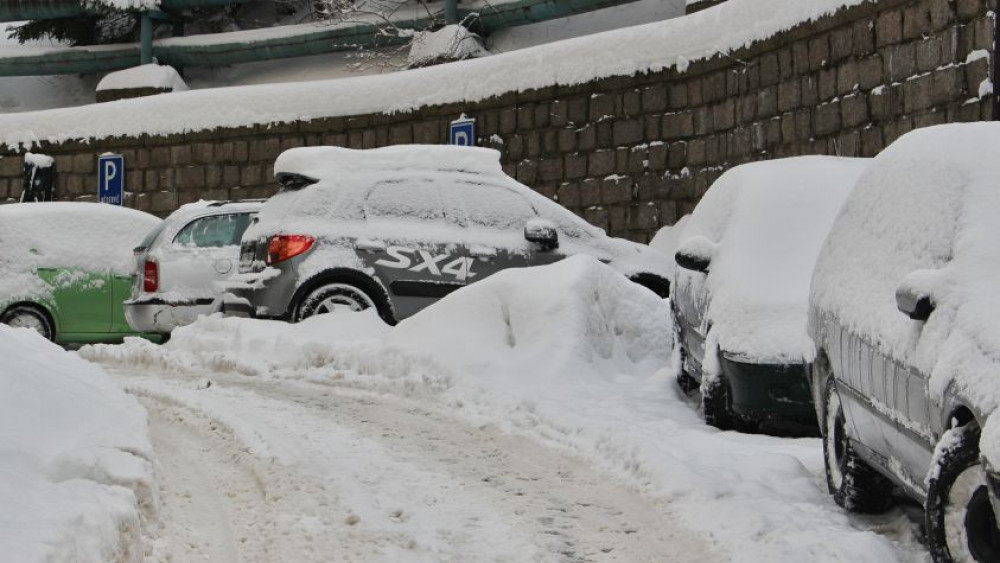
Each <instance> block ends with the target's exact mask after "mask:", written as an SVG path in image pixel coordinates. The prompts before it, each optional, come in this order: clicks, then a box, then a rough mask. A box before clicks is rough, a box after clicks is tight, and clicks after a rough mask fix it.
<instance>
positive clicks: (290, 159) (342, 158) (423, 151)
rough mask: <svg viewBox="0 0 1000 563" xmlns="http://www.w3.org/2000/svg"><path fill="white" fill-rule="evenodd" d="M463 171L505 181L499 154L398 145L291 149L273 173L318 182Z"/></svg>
mask: <svg viewBox="0 0 1000 563" xmlns="http://www.w3.org/2000/svg"><path fill="white" fill-rule="evenodd" d="M386 170H393V171H427V172H432V171H440V172H452V171H463V172H469V173H473V174H481V175H484V176H493V177H497V178H502V179H506V177H507V176H506V175H504V173H503V169H502V168H501V166H500V153H499V152H498V151H495V150H493V149H486V148H479V147H459V146H454V145H396V146H390V147H383V148H378V149H367V150H355V149H346V148H342V147H302V148H296V149H289V150H287V151H285V152H283V153H281V155H279V156H278V158H277V160H275V162H274V174H275V175H276V176H277V175H278V174H280V173H294V174H301V175H303V176H308V177H310V178H315V179H334V178H338V177H340V176H341V175H343V174H361V173H365V172H376V171H386Z"/></svg>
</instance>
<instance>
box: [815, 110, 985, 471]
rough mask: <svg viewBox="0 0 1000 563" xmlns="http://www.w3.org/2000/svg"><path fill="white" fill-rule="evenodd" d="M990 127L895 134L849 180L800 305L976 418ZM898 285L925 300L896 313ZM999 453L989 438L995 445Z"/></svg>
mask: <svg viewBox="0 0 1000 563" xmlns="http://www.w3.org/2000/svg"><path fill="white" fill-rule="evenodd" d="M998 178H1000V124H996V123H974V124H955V125H946V126H938V127H930V128H926V129H920V130H917V131H913V132H911V133H908V134H906V135H904V136H903V137H901V138H900V139H899V140H897V141H896V142H895V143H893V144H892V145H891V146H889V147H888V148H887V149H886V150H885V151H883V152H882V153H881V154H880V155H879V156H878V157H877V158H876V159H875V160H874V162H873V163H872V165H871V166H870V167H869V168H868V170H867V171H866V172H865V173H864V174H863V175H862V176H861V178H860V179H859V180H858V184H857V186H856V187H855V189H854V192H853V193H852V195H851V197H850V198H849V199H848V201H847V203H846V204H845V205H844V208H843V211H842V212H841V214H840V216H839V217H838V218H837V221H836V223H835V225H834V226H833V229H832V230H831V232H830V236H829V238H828V239H827V241H826V244H825V245H824V248H823V251H822V254H821V256H820V259H819V261H818V262H817V264H816V271H815V274H814V277H813V284H812V292H811V297H810V299H811V301H812V303H813V304H814V307H815V308H816V310H817V311H818V312H819V313H820V314H831V315H834V316H835V317H836V319H837V320H838V321H839V322H840V323H841V324H843V325H844V326H845V327H846V328H847V329H848V330H850V331H851V332H853V333H855V334H858V335H861V337H862V338H864V339H865V340H867V341H869V342H871V343H872V344H873V345H874V346H876V347H877V348H879V349H880V350H881V351H882V352H883V353H886V354H888V355H890V356H891V357H893V358H895V359H896V360H898V361H901V362H903V363H904V364H906V365H911V366H913V367H915V368H917V369H918V370H920V371H921V372H922V373H924V374H930V392H931V395H932V397H934V398H941V397H942V396H943V394H944V393H945V391H946V389H948V388H949V386H953V390H954V391H955V392H956V393H957V395H958V396H959V397H960V398H962V399H963V400H965V401H969V402H970V403H971V405H970V406H971V407H972V408H973V409H974V410H976V411H978V412H979V413H981V414H983V415H986V414H989V413H990V412H992V411H993V410H995V409H996V408H997V406H998V405H1000V380H998V379H997V378H998V376H1000V293H998V291H997V280H998V279H1000V246H998V245H997V241H998V240H1000V222H998V221H997V217H998V216H1000V190H998V189H997V182H998V180H997V179H998ZM904 283H905V284H906V285H908V286H911V287H915V288H919V289H923V290H925V291H927V292H928V293H929V295H930V296H931V297H932V300H933V302H934V304H935V310H934V313H932V314H931V316H930V318H929V319H928V320H927V321H926V322H919V321H913V320H910V319H909V318H908V317H907V316H906V315H905V314H903V313H901V312H900V311H899V310H898V309H897V308H896V301H895V293H896V289H897V288H898V287H899V286H900V285H902V284H904ZM995 446H996V448H995V450H994V451H995V455H997V457H996V458H995V459H998V460H1000V440H997V443H996V444H995Z"/></svg>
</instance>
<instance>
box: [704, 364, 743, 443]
mask: <svg viewBox="0 0 1000 563" xmlns="http://www.w3.org/2000/svg"><path fill="white" fill-rule="evenodd" d="M702 378H703V382H704V381H705V380H704V376H702ZM701 405H702V410H703V411H704V413H705V422H706V423H707V424H708V425H709V426H714V427H716V428H718V429H719V430H734V429H735V428H736V415H735V413H733V406H732V403H731V402H730V397H729V386H728V385H726V382H725V378H723V377H722V376H721V375H720V376H718V377H714V378H712V379H711V380H710V381H707V382H705V384H704V385H702V387H701Z"/></svg>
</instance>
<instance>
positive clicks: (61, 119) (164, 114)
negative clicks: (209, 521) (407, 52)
mask: <svg viewBox="0 0 1000 563" xmlns="http://www.w3.org/2000/svg"><path fill="white" fill-rule="evenodd" d="M863 1H864V0H811V1H809V2H793V3H789V2H787V1H785V0H729V1H728V2H726V3H725V4H723V5H721V6H719V7H717V8H715V9H712V10H705V11H703V12H698V13H696V14H692V15H690V16H686V17H683V18H676V19H672V20H667V21H662V22H655V23H650V24H646V25H640V26H635V27H630V28H625V29H618V30H612V31H608V32H604V33H599V34H594V35H588V36H585V37H579V38H574V39H568V40H565V41H558V42H555V43H550V44H547V45H542V46H539V47H535V48H531V49H523V50H519V51H513V52H509V53H502V54H498V55H494V56H490V57H484V58H480V59H472V60H466V61H460V62H456V63H451V64H446V65H438V66H435V67H429V68H421V69H415V70H410V71H404V72H396V73H389V74H384V75H377V76H359V77H352V78H344V79H336V80H326V81H316V82H309V83H299V84H287V85H264V86H242V87H233V88H219V89H211V90H200V91H189V92H181V93H174V94H172V95H169V96H157V97H154V98H149V99H139V100H134V99H133V100H121V101H117V102H110V103H105V104H98V105H93V106H86V107H80V108H67V109H59V110H50V111H46V112H26V113H20V114H10V115H4V116H0V143H2V144H6V145H9V146H12V147H17V146H25V147H26V148H30V147H31V146H32V145H33V144H34V143H37V142H42V141H49V142H59V141H64V140H70V139H73V140H78V139H86V140H92V139H103V138H108V137H114V136H138V135H142V134H150V135H169V134H178V133H184V132H188V131H200V130H206V129H212V128H217V127H240V126H247V125H254V124H262V123H280V122H290V121H297V120H308V119H315V118H321V117H331V116H345V115H363V114H369V113H394V112H402V111H412V110H415V109H418V108H421V107H423V106H427V105H433V104H448V103H461V102H468V103H472V102H478V101H481V100H485V99H488V98H490V97H492V96H496V95H499V94H503V93H506V92H511V91H524V90H529V89H534V88H545V87H549V86H553V85H574V84H582V83H586V82H589V81H592V80H594V79H597V78H603V77H608V76H623V75H632V74H636V73H646V72H656V71H660V70H664V69H670V68H676V69H677V70H679V71H682V72H683V71H685V70H686V69H687V67H688V65H689V64H690V62H691V61H696V60H701V59H708V58H712V57H715V56H717V55H719V54H720V53H727V52H730V51H733V50H735V49H739V48H742V47H745V46H749V45H751V44H752V43H754V42H756V41H760V40H762V39H766V38H768V37H770V36H772V35H774V34H775V33H778V32H780V31H782V30H785V29H789V28H791V27H793V26H795V25H797V24H799V23H801V22H804V21H808V20H812V19H816V18H819V17H822V16H824V15H828V14H830V13H833V12H835V11H836V10H838V9H840V8H842V7H844V6H852V5H856V4H860V3H861V2H863ZM623 45H625V46H627V49H628V56H623V51H622V48H623ZM443 85H447V87H444V86H443Z"/></svg>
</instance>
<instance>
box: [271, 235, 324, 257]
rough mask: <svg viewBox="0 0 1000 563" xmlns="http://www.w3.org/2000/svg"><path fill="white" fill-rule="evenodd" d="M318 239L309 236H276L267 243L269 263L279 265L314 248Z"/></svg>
mask: <svg viewBox="0 0 1000 563" xmlns="http://www.w3.org/2000/svg"><path fill="white" fill-rule="evenodd" d="M314 242H316V239H315V238H313V237H311V236H309V235H274V236H273V237H271V240H270V242H268V243H267V263H268V264H277V263H278V262H284V261H285V260H288V259H289V258H292V257H293V256H298V255H299V254H302V253H303V252H305V251H307V250H309V249H310V248H312V245H313V243H314Z"/></svg>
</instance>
